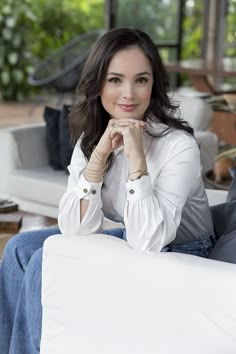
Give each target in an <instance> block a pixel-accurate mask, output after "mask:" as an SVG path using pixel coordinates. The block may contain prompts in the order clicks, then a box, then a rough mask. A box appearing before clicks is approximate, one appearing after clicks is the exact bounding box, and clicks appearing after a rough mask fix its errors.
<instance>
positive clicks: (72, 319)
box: [40, 191, 236, 354]
mask: <svg viewBox="0 0 236 354" xmlns="http://www.w3.org/2000/svg"><path fill="white" fill-rule="evenodd" d="M210 193H211V197H210V198H211V200H213V199H214V195H215V194H216V196H217V199H218V202H223V201H225V198H226V192H221V191H210ZM235 276H236V265H233V264H229V263H222V262H218V261H213V260H208V259H203V258H200V257H195V256H190V255H183V254H177V253H150V252H139V251H135V250H133V249H131V248H130V247H129V246H128V244H127V243H126V242H125V241H122V240H120V239H116V238H114V237H110V236H106V235H90V236H76V237H75V236H52V237H50V238H49V239H48V240H47V241H46V242H45V244H44V254H43V276H42V305H43V326H42V340H41V351H40V353H41V354H51V353H53V354H65V353H70V354H78V353H83V354H157V353H158V354H172V353H173V354H235V353H236V301H235V299H236V282H235Z"/></svg>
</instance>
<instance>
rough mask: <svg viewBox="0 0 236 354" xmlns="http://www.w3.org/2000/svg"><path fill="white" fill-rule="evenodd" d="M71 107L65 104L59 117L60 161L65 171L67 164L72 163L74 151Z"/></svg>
mask: <svg viewBox="0 0 236 354" xmlns="http://www.w3.org/2000/svg"><path fill="white" fill-rule="evenodd" d="M70 109H71V106H70V105H64V106H63V107H62V110H61V114H60V118H59V144H60V161H61V165H62V167H63V168H64V169H65V171H67V166H68V165H69V164H70V160H71V156H72V152H73V147H72V143H71V140H70V133H69V129H68V115H69V113H70ZM67 172H68V171H67Z"/></svg>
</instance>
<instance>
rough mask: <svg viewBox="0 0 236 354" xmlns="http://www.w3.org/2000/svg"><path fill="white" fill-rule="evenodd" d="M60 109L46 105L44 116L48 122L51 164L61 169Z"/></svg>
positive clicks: (47, 137) (47, 134)
mask: <svg viewBox="0 0 236 354" xmlns="http://www.w3.org/2000/svg"><path fill="white" fill-rule="evenodd" d="M60 113H61V112H60V110H58V109H55V108H51V107H45V109H44V113H43V117H44V120H45V122H46V144H47V149H48V156H49V164H50V166H52V167H53V168H54V169H55V170H61V169H62V168H63V167H62V164H61V158H60V154H59V151H60V143H59V117H60Z"/></svg>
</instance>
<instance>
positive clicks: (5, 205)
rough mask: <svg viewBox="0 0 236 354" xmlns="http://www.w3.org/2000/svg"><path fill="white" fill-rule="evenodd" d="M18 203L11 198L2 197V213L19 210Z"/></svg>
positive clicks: (0, 204)
mask: <svg viewBox="0 0 236 354" xmlns="http://www.w3.org/2000/svg"><path fill="white" fill-rule="evenodd" d="M17 210H18V204H16V203H15V202H13V201H11V200H7V199H0V213H6V212H9V211H17Z"/></svg>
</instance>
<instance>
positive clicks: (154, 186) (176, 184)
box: [58, 124, 213, 252]
mask: <svg viewBox="0 0 236 354" xmlns="http://www.w3.org/2000/svg"><path fill="white" fill-rule="evenodd" d="M164 128H166V126H164V125H163V124H158V126H157V127H156V130H157V131H159V132H160V131H162V130H163V129H164ZM143 139H144V151H145V156H146V161H147V166H148V172H149V176H142V177H141V178H140V179H138V180H136V181H128V175H129V164H128V159H127V157H126V156H125V154H124V149H123V147H121V148H119V149H117V150H116V151H115V153H114V159H113V163H112V166H111V168H110V169H109V171H108V172H107V173H106V175H105V177H104V181H103V182H101V183H90V182H88V181H86V179H85V178H84V176H83V173H82V171H83V170H84V168H85V167H86V160H85V157H84V155H83V153H82V151H81V149H80V140H79V141H78V142H77V144H76V146H75V148H74V151H73V155H72V159H71V164H70V166H69V167H68V170H69V173H70V175H69V178H68V187H67V191H66V193H65V194H64V195H63V197H62V199H61V201H60V206H59V218H58V223H59V227H60V229H61V232H62V234H65V235H88V234H94V233H100V232H101V231H102V227H103V218H104V216H105V217H107V218H109V219H111V220H113V221H118V222H122V223H123V224H124V227H125V228H126V238H127V241H128V243H129V244H130V246H131V247H133V248H136V249H139V250H150V251H156V252H159V251H160V250H161V249H162V248H163V247H164V246H166V245H167V244H169V243H187V242H191V241H194V240H198V239H201V238H205V237H207V236H208V235H209V234H211V233H213V224H212V219H211V214H210V209H209V205H208V201H207V197H206V193H205V190H204V185H203V181H202V176H201V163H200V151H199V147H198V146H197V143H196V141H195V139H194V138H193V137H192V136H190V135H189V134H187V133H186V132H184V131H181V130H172V131H170V132H169V133H168V134H166V135H164V136H163V137H160V138H152V137H150V136H147V135H145V136H144V137H143ZM81 199H87V200H89V206H88V209H87V211H86V214H85V216H84V218H83V220H82V221H80V200H81Z"/></svg>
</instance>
